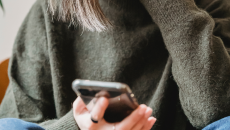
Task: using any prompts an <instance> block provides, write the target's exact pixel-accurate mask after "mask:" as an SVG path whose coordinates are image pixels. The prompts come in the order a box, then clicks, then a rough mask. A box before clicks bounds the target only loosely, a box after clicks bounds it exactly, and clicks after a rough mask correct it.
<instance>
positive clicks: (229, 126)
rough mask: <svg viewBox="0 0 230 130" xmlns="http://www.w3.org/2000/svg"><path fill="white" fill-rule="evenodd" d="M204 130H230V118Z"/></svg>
mask: <svg viewBox="0 0 230 130" xmlns="http://www.w3.org/2000/svg"><path fill="white" fill-rule="evenodd" d="M202 130H230V116H228V117H225V118H222V119H220V120H218V121H216V122H213V123H212V124H209V125H208V126H206V127H205V128H203V129H202Z"/></svg>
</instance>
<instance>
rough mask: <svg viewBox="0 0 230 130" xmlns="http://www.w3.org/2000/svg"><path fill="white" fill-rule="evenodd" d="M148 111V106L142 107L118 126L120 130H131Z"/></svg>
mask: <svg viewBox="0 0 230 130" xmlns="http://www.w3.org/2000/svg"><path fill="white" fill-rule="evenodd" d="M146 109H147V106H146V105H140V106H138V108H137V109H136V110H134V111H133V112H132V113H131V114H130V115H129V116H128V117H126V118H125V119H124V120H123V121H122V122H121V123H119V124H117V127H118V129H122V130H129V129H131V128H133V126H134V125H135V124H136V123H137V122H138V121H139V120H140V119H141V118H142V117H143V116H144V114H145V111H146Z"/></svg>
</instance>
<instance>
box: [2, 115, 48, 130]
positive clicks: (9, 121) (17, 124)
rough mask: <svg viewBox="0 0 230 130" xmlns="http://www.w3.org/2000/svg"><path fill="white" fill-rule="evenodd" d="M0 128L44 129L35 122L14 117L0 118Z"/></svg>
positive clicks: (20, 129) (5, 129) (4, 129)
mask: <svg viewBox="0 0 230 130" xmlns="http://www.w3.org/2000/svg"><path fill="white" fill-rule="evenodd" d="M0 130H45V129H43V128H42V127H40V126H38V125H37V124H35V123H30V122H26V121H23V120H19V119H16V118H4V119H0Z"/></svg>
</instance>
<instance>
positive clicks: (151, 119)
mask: <svg viewBox="0 0 230 130" xmlns="http://www.w3.org/2000/svg"><path fill="white" fill-rule="evenodd" d="M148 120H149V121H150V122H151V123H152V124H155V122H156V121H157V119H156V118H155V117H149V119H148Z"/></svg>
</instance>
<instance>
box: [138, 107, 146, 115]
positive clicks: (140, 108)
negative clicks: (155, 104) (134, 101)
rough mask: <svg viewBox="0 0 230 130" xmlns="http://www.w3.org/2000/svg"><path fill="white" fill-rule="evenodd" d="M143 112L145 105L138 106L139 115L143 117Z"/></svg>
mask: <svg viewBox="0 0 230 130" xmlns="http://www.w3.org/2000/svg"><path fill="white" fill-rule="evenodd" d="M145 111H146V106H145V105H140V106H139V111H138V112H139V114H140V115H143V114H144V113H145Z"/></svg>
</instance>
